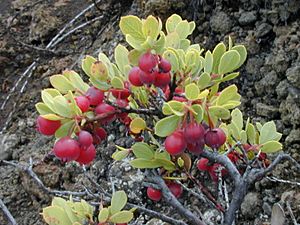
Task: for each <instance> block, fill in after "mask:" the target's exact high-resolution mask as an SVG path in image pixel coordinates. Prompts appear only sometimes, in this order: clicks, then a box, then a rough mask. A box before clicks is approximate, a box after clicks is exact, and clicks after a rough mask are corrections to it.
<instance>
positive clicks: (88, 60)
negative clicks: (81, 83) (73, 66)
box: [81, 55, 97, 77]
mask: <svg viewBox="0 0 300 225" xmlns="http://www.w3.org/2000/svg"><path fill="white" fill-rule="evenodd" d="M96 61H97V60H96V59H95V58H94V57H92V56H89V55H87V56H86V57H85V58H84V59H83V60H82V63H81V67H82V70H83V71H84V72H85V74H86V75H88V76H89V77H90V76H91V75H92V74H91V67H92V64H93V63H94V62H96Z"/></svg>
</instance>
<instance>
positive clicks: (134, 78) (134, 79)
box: [128, 67, 143, 87]
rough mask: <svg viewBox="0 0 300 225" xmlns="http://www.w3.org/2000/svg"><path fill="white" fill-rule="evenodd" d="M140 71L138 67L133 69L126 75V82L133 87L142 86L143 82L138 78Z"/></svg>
mask: <svg viewBox="0 0 300 225" xmlns="http://www.w3.org/2000/svg"><path fill="white" fill-rule="evenodd" d="M140 73H141V69H140V68H139V67H133V68H132V69H131V70H130V71H129V74H128V80H129V81H130V83H131V84H132V85H133V86H137V87H140V86H143V82H142V81H141V78H140Z"/></svg>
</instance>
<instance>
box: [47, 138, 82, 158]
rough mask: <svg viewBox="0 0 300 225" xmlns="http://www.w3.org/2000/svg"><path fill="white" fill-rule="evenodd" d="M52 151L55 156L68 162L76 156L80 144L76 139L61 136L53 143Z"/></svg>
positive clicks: (78, 152)
mask: <svg viewBox="0 0 300 225" xmlns="http://www.w3.org/2000/svg"><path fill="white" fill-rule="evenodd" d="M53 152H54V154H55V156H56V157H58V158H60V159H61V160H63V161H67V162H68V161H71V160H76V159H77V158H78V156H79V154H80V146H79V143H78V142H77V141H75V140H73V139H71V138H70V137H63V138H61V139H59V140H58V141H57V142H56V143H55V144H54V147H53Z"/></svg>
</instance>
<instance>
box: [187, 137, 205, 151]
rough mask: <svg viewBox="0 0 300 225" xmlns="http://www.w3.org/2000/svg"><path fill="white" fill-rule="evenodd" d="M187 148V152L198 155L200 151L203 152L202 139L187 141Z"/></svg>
mask: <svg viewBox="0 0 300 225" xmlns="http://www.w3.org/2000/svg"><path fill="white" fill-rule="evenodd" d="M187 149H188V150H189V152H191V153H193V154H195V155H199V154H200V153H202V152H203V149H204V141H203V140H200V141H197V142H194V143H187Z"/></svg>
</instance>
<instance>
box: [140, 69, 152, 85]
mask: <svg viewBox="0 0 300 225" xmlns="http://www.w3.org/2000/svg"><path fill="white" fill-rule="evenodd" d="M140 80H141V81H142V83H143V84H153V83H154V81H155V72H144V71H141V72H140Z"/></svg>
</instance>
